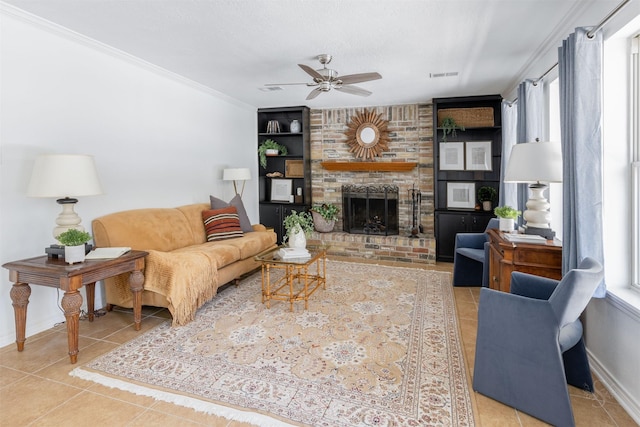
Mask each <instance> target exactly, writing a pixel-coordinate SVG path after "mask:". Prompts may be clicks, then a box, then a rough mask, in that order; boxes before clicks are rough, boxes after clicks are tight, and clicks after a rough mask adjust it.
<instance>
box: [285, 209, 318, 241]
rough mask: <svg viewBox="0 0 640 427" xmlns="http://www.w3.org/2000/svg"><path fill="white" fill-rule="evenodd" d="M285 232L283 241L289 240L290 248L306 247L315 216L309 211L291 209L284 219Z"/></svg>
mask: <svg viewBox="0 0 640 427" xmlns="http://www.w3.org/2000/svg"><path fill="white" fill-rule="evenodd" d="M283 224H284V229H285V234H284V236H282V241H283V242H286V241H287V240H289V247H290V248H306V247H307V236H310V235H311V232H312V231H313V218H312V217H311V215H310V214H309V213H308V212H300V213H298V212H296V211H294V210H292V211H291V213H290V214H289V215H287V217H286V218H285V219H284V221H283Z"/></svg>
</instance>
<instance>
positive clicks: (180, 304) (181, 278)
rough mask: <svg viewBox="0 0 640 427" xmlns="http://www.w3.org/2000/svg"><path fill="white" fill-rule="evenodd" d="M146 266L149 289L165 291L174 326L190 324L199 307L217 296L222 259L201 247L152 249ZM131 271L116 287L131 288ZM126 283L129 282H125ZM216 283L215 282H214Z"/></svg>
mask: <svg viewBox="0 0 640 427" xmlns="http://www.w3.org/2000/svg"><path fill="white" fill-rule="evenodd" d="M148 252H149V255H148V256H147V263H146V266H145V270H144V276H145V285H144V288H145V290H150V291H153V292H157V293H159V294H162V295H165V296H166V297H167V301H168V302H169V306H168V308H169V311H170V312H171V315H172V317H173V326H181V325H186V324H187V323H189V322H191V321H192V320H193V319H194V316H195V314H196V311H197V310H198V308H200V307H201V306H202V305H203V304H204V303H205V302H207V301H209V300H210V299H211V298H213V297H214V296H215V295H216V293H217V289H218V263H217V260H216V258H215V257H214V256H212V254H208V253H206V252H201V251H199V250H198V249H197V248H195V249H193V250H189V248H185V249H183V250H177V251H172V252H160V251H154V250H148ZM128 280H129V275H128V274H124V275H120V276H118V277H117V279H116V285H117V286H115V288H116V289H118V290H119V292H121V293H123V295H121V297H122V298H123V299H124V298H127V295H125V294H124V293H127V292H128V289H129V286H128V284H129V281H128ZM123 284H125V286H122V285H123ZM212 284H214V286H212Z"/></svg>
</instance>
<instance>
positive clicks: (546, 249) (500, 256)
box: [487, 229, 562, 292]
mask: <svg viewBox="0 0 640 427" xmlns="http://www.w3.org/2000/svg"><path fill="white" fill-rule="evenodd" d="M487 234H488V235H489V243H490V245H491V246H490V251H489V287H490V288H491V289H496V290H500V291H503V292H510V290H511V273H512V272H514V271H520V272H522V273H529V274H535V275H536V276H542V277H548V278H551V279H556V280H560V279H561V278H562V246H561V245H560V244H558V243H556V242H553V241H547V243H546V244H532V243H519V242H518V243H515V242H510V241H508V240H506V239H505V238H504V237H503V233H502V232H501V231H498V230H496V229H490V230H487Z"/></svg>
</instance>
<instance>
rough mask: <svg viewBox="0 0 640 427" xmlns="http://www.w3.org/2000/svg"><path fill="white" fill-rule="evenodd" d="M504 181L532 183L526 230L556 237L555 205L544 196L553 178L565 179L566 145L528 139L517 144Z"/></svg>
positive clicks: (554, 180) (530, 232) (510, 158)
mask: <svg viewBox="0 0 640 427" xmlns="http://www.w3.org/2000/svg"><path fill="white" fill-rule="evenodd" d="M504 182H522V183H529V189H530V190H531V194H530V196H529V200H528V201H527V210H525V211H524V214H523V215H522V217H523V218H524V220H525V221H526V224H525V234H537V235H540V236H543V237H545V238H547V239H553V238H554V236H555V233H554V232H553V231H552V230H551V227H550V225H549V223H550V222H551V213H550V212H549V207H550V206H551V205H550V204H549V202H548V201H547V199H546V198H545V197H544V190H546V189H547V187H548V185H547V183H549V182H562V149H561V147H560V143H558V142H537V141H536V142H528V143H523V144H516V145H514V146H513V148H512V149H511V156H510V157H509V162H508V163H507V171H506V173H505V176H504Z"/></svg>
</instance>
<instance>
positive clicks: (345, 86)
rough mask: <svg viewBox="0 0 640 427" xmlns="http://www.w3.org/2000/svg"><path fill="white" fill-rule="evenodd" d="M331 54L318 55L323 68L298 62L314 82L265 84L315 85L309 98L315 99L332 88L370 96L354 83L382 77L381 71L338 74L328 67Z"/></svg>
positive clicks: (369, 93) (273, 84)
mask: <svg viewBox="0 0 640 427" xmlns="http://www.w3.org/2000/svg"><path fill="white" fill-rule="evenodd" d="M331 58H332V56H331V55H328V54H326V53H324V54H322V55H318V61H320V63H321V64H322V68H320V69H319V70H314V69H313V68H311V67H309V66H308V65H304V64H298V66H299V67H300V68H302V69H303V70H304V71H305V72H306V73H307V74H309V75H310V76H311V77H312V78H313V83H282V84H275V83H271V84H266V85H265V86H285V85H306V86H309V87H314V86H315V89H313V90H312V91H311V92H310V93H309V95H308V96H307V99H313V98H315V97H316V96H318V95H320V94H321V93H322V92H329V91H330V90H331V89H335V90H338V91H340V92H344V93H349V94H351V95H359V96H369V95H371V93H372V92H369V91H368V90H366V89H362V88H361V87H358V86H353V84H354V83H362V82H368V81H370V80H378V79H381V78H382V76H381V75H380V74H379V73H360V74H347V75H346V76H338V72H337V71H336V70H332V69H331V68H327V64H328V63H330V62H331Z"/></svg>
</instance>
